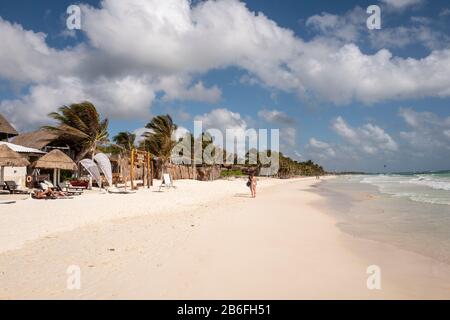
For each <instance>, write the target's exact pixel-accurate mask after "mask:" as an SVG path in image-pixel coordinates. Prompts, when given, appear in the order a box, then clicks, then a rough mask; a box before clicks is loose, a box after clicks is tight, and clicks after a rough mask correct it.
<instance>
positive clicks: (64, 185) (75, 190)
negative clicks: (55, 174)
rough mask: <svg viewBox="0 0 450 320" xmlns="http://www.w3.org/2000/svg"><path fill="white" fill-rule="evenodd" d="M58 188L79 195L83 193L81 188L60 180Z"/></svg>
mask: <svg viewBox="0 0 450 320" xmlns="http://www.w3.org/2000/svg"><path fill="white" fill-rule="evenodd" d="M58 189H59V191H62V192H66V193H68V194H71V195H80V194H82V193H83V189H81V188H73V187H69V186H68V185H67V183H66V182H60V183H59V184H58Z"/></svg>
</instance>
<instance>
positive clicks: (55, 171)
mask: <svg viewBox="0 0 450 320" xmlns="http://www.w3.org/2000/svg"><path fill="white" fill-rule="evenodd" d="M57 175H58V169H53V185H54V186H55V188H56V186H57V184H56V179H57V178H56V176H57Z"/></svg>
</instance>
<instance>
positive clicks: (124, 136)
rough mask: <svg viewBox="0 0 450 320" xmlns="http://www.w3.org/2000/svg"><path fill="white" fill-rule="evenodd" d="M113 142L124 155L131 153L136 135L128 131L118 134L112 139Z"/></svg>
mask: <svg viewBox="0 0 450 320" xmlns="http://www.w3.org/2000/svg"><path fill="white" fill-rule="evenodd" d="M113 141H114V142H115V144H116V146H118V147H119V148H121V149H122V151H123V152H124V153H131V150H132V149H134V147H135V143H136V135H135V134H134V133H131V132H129V131H125V132H119V133H118V134H117V135H115V136H114V137H113Z"/></svg>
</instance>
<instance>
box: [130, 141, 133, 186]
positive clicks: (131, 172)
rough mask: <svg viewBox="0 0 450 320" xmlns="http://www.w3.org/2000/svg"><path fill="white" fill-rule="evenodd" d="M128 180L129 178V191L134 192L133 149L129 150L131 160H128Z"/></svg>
mask: <svg viewBox="0 0 450 320" xmlns="http://www.w3.org/2000/svg"><path fill="white" fill-rule="evenodd" d="M130 178H131V181H130V182H131V190H134V183H133V179H134V149H132V150H131V159H130Z"/></svg>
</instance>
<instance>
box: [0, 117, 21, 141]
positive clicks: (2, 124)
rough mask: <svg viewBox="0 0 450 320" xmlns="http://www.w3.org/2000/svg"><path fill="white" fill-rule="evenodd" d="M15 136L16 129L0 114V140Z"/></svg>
mask: <svg viewBox="0 0 450 320" xmlns="http://www.w3.org/2000/svg"><path fill="white" fill-rule="evenodd" d="M17 135H18V133H17V131H16V129H14V127H13V126H12V125H11V124H10V123H9V122H8V120H6V119H5V117H4V116H2V115H1V114H0V139H3V138H6V137H13V136H17Z"/></svg>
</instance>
